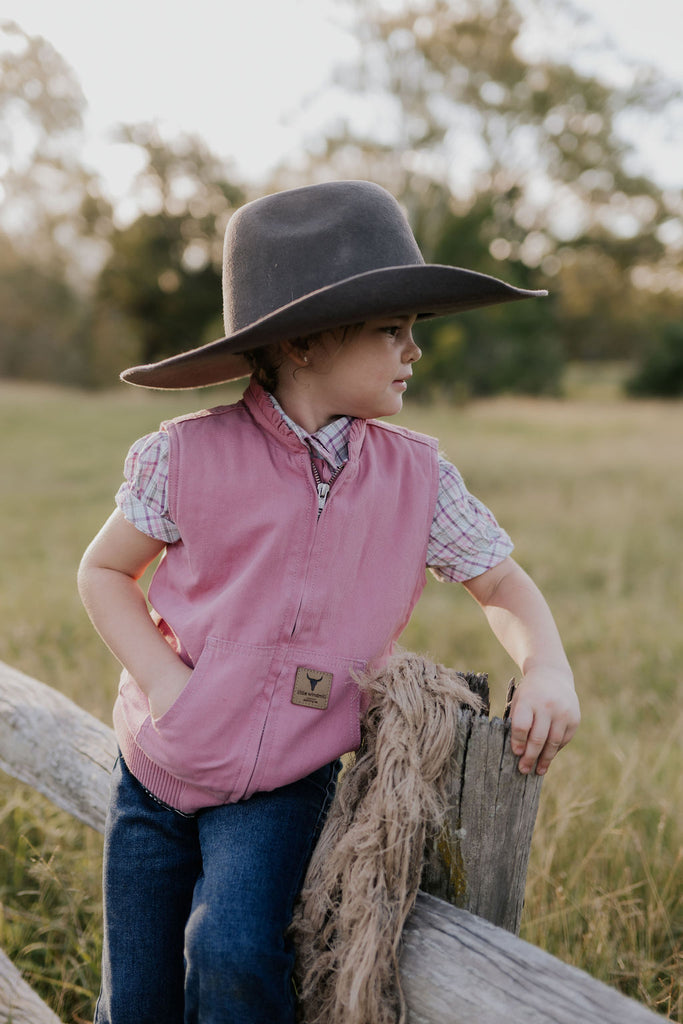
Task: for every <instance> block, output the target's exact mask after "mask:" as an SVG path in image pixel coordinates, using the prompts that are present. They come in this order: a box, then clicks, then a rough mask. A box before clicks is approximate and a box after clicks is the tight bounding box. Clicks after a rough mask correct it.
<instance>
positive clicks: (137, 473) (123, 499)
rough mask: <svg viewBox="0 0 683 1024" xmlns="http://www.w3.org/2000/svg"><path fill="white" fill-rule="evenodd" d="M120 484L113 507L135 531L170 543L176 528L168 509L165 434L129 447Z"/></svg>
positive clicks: (174, 535)
mask: <svg viewBox="0 0 683 1024" xmlns="http://www.w3.org/2000/svg"><path fill="white" fill-rule="evenodd" d="M123 475H124V478H125V479H124V482H123V483H122V484H121V486H120V488H119V490H118V493H117V495H116V505H117V507H118V508H119V509H120V511H121V512H122V513H123V515H124V516H125V518H126V519H127V520H128V522H129V523H131V524H132V525H133V526H134V527H135V528H136V529H138V530H140V531H141V532H142V533H146V534H147V536H148V537H154V539H155V540H161V541H163V542H164V543H165V544H174V543H175V542H176V541H177V540H180V533H179V531H178V527H177V526H176V525H175V523H174V522H173V520H172V519H171V517H170V514H169V510H168V434H167V433H166V431H165V430H159V431H157V432H156V433H154V434H147V435H146V436H145V437H142V438H140V440H139V441H136V442H135V443H134V444H133V445H132V446H131V449H130V451H129V452H128V455H127V457H126V461H125V464H124V468H123Z"/></svg>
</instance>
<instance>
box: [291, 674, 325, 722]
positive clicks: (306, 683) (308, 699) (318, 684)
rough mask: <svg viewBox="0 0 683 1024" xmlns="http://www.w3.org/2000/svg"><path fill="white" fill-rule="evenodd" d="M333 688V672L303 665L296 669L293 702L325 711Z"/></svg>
mask: <svg viewBox="0 0 683 1024" xmlns="http://www.w3.org/2000/svg"><path fill="white" fill-rule="evenodd" d="M331 689H332V673H331V672H320V671H318V669H316V668H306V666H305V665H301V666H300V667H299V668H298V669H297V670H296V679H295V680H294V693H293V694H292V704H300V705H301V706H302V707H304V708H318V709H319V710H320V711H324V710H325V708H326V707H327V705H328V702H329V699H330V690H331Z"/></svg>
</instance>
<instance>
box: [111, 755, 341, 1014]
mask: <svg viewBox="0 0 683 1024" xmlns="http://www.w3.org/2000/svg"><path fill="white" fill-rule="evenodd" d="M337 773H338V764H337V763H334V764H332V765H327V766H326V767H325V768H321V769H319V770H318V771H316V772H314V773H313V774H312V775H309V776H308V777H307V778H305V779H302V780H301V781H299V782H295V783H292V784H291V785H289V786H283V787H282V788H281V789H277V790H274V791H273V792H270V793H256V794H255V795H254V796H253V797H251V799H249V800H245V801H242V802H240V803H236V804H226V805H225V806H222V807H211V808H208V809H206V810H202V811H199V812H198V813H197V814H195V815H191V816H188V815H183V814H181V813H180V812H178V811H174V810H173V809H171V808H169V807H166V806H165V805H163V804H161V803H159V802H158V801H157V800H155V798H154V797H152V796H151V795H150V794H149V793H147V791H146V790H145V789H143V787H142V786H141V785H140V784H139V783H138V782H137V780H136V779H134V778H133V776H132V775H131V774H130V772H129V771H128V768H127V767H126V765H125V763H124V761H123V758H121V757H119V759H118V761H117V763H116V766H115V768H114V772H113V775H112V797H111V803H110V808H109V814H108V818H107V828H106V835H105V859H104V912H105V918H104V950H103V958H102V990H101V992H100V998H99V1000H98V1004H97V1011H96V1013H95V1024H293V1022H294V1019H295V1003H294V995H293V986H292V982H291V974H292V967H293V962H294V955H293V950H292V947H291V943H290V942H289V941H288V939H287V937H286V935H285V932H286V929H287V927H288V925H289V922H290V920H291V915H292V910H293V906H294V902H295V900H296V897H297V895H298V893H299V890H300V888H301V884H302V881H303V877H304V874H305V871H306V867H307V866H308V862H309V859H310V856H311V853H312V851H313V846H314V844H315V842H316V840H317V838H318V835H319V833H320V829H321V827H322V824H323V822H324V819H325V815H326V813H327V810H328V808H329V804H330V801H331V799H332V796H333V793H334V787H335V784H336V778H337Z"/></svg>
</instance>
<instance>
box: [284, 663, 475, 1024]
mask: <svg viewBox="0 0 683 1024" xmlns="http://www.w3.org/2000/svg"><path fill="white" fill-rule="evenodd" d="M359 685H360V687H361V689H362V690H363V692H364V693H365V694H366V695H367V696H366V699H369V705H368V710H367V713H366V715H365V717H364V720H363V730H362V742H361V747H360V749H359V751H358V754H357V756H356V760H355V763H354V764H353V766H351V767H349V768H348V769H347V770H346V772H345V773H344V775H343V776H342V778H341V780H340V783H339V787H338V791H337V795H336V796H335V799H334V802H333V804H332V807H331V810H330V813H329V816H328V818H327V822H326V824H325V827H324V829H323V832H322V835H321V837H320V840H319V842H318V845H317V847H316V849H315V851H314V854H313V858H312V860H311V863H310V866H309V869H308V873H307V875H306V879H305V882H304V886H303V889H302V892H301V895H300V897H299V901H298V904H297V906H296V909H295V913H294V919H293V922H292V935H293V938H294V942H295V945H296V950H297V967H296V983H297V989H298V993H299V1019H300V1021H301V1022H305V1024H403V1022H404V1021H405V1019H406V1009H405V1001H404V998H403V994H402V991H401V985H400V978H399V971H398V961H399V952H400V948H399V947H400V940H401V933H402V931H403V925H404V923H405V920H406V918H407V916H408V914H409V913H410V911H411V909H412V907H413V905H414V903H415V898H416V895H417V890H418V886H419V884H420V878H421V874H422V865H423V860H424V847H425V841H426V838H427V836H428V835H436V834H438V832H439V831H440V830H441V827H442V825H443V822H444V817H445V813H446V809H447V806H446V791H447V780H448V768H449V765H450V764H451V762H452V759H453V754H454V743H455V738H456V727H457V722H458V715H459V713H460V709H461V707H462V706H463V705H464V706H466V707H469V708H472V709H474V710H477V711H478V710H480V708H481V701H480V700H479V698H478V697H477V696H475V695H474V694H473V693H472V692H471V691H470V689H469V688H468V686H467V682H466V680H465V678H464V676H462V675H461V674H460V673H457V672H455V671H453V670H451V669H447V668H444V667H443V666H442V665H436V664H434V663H433V662H431V661H429V660H427V659H425V658H423V657H420V656H419V655H416V654H409V653H402V654H399V655H395V656H394V657H393V658H392V659H391V660H390V661H389V663H388V664H387V665H386V667H385V668H384V669H382V670H381V671H379V672H377V673H375V674H373V675H368V676H366V677H364V678H362V679H361V680H359Z"/></svg>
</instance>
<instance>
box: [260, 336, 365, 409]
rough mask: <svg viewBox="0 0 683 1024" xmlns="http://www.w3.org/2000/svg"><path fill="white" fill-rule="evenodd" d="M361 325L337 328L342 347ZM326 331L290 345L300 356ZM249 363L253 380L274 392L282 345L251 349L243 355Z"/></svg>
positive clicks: (280, 361) (296, 340)
mask: <svg viewBox="0 0 683 1024" xmlns="http://www.w3.org/2000/svg"><path fill="white" fill-rule="evenodd" d="M362 326H363V324H362V323H357V324H344V325H343V326H342V327H340V328H339V332H340V336H341V337H340V340H341V344H342V345H343V344H344V342H345V341H346V339H347V338H348V336H349V333H350V332H352V331H354V332H355V331H358V330H360V328H361V327H362ZM328 333H329V332H328V331H315V332H314V333H313V334H305V335H302V336H301V337H300V338H290V339H289V342H290V344H291V345H292V346H293V347H294V348H296V349H298V350H299V351H300V352H301V353H302V354H303V353H306V352H308V351H309V349H310V348H312V347H313V346H314V345H316V344H317V343H318V342H319V341H321V339H322V337H323V335H325V334H328ZM243 355H244V358H245V359H246V360H247V362H248V363H249V367H250V369H251V372H252V375H253V376H254V378H255V380H256V381H257V382H258V383H259V384H260V385H261V387H262V388H265V390H266V391H270V392H274V391H275V389H276V388H277V385H278V371H279V369H280V367H281V366H282V363H283V362H284V359H285V356H284V353H283V351H282V343H281V342H275V344H273V345H264V346H263V347H262V348H253V349H250V350H249V351H248V352H244V353H243Z"/></svg>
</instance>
